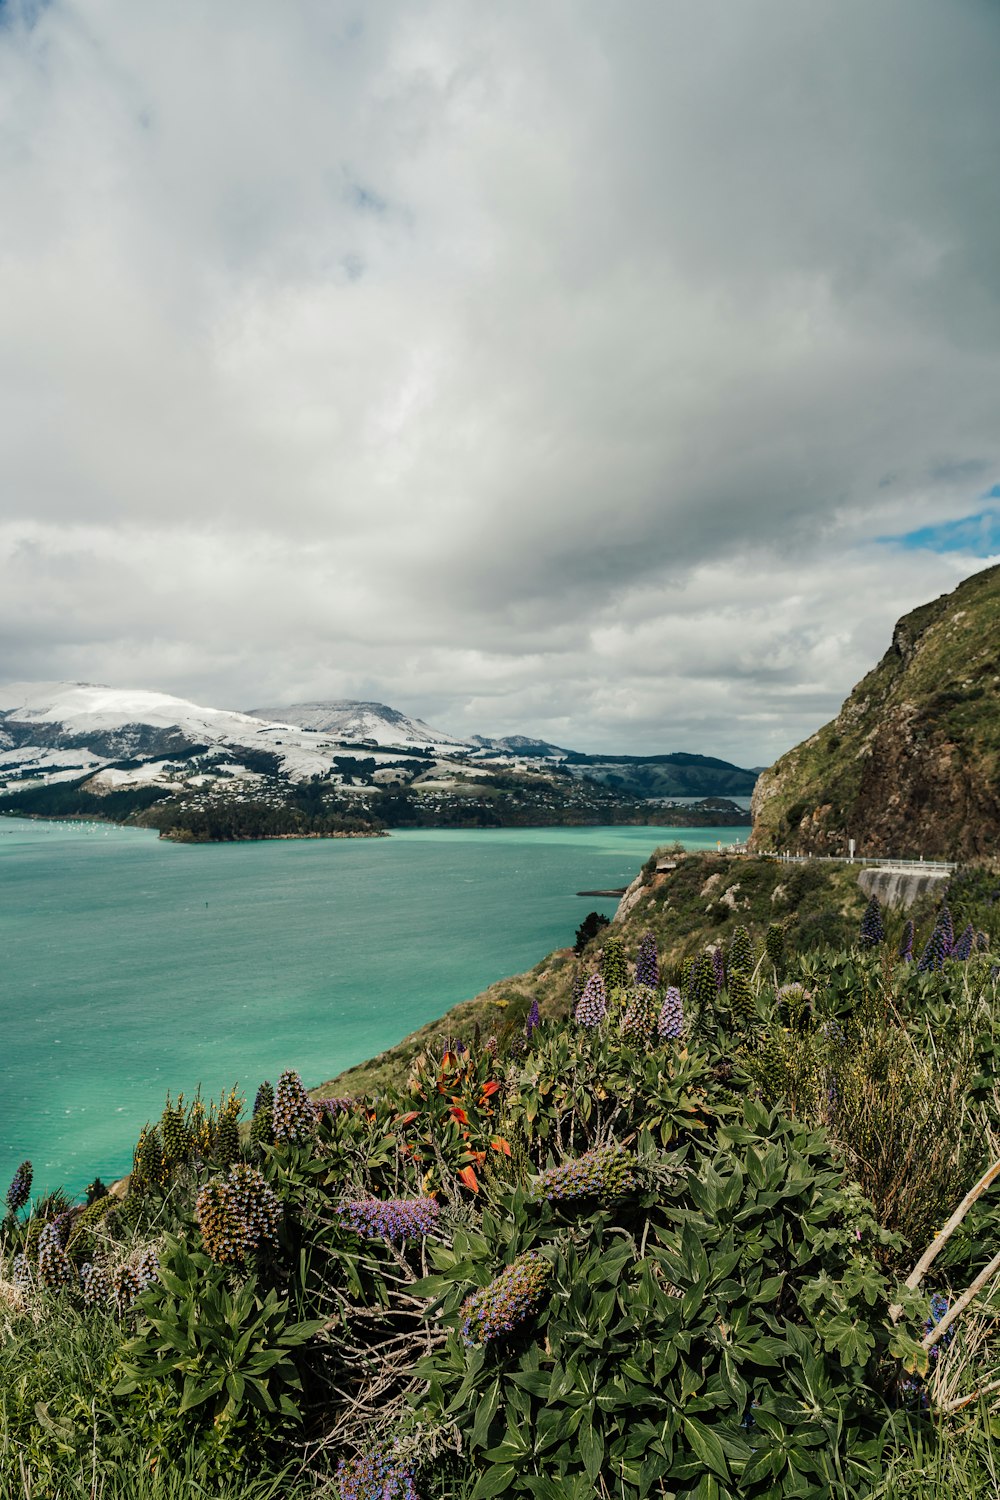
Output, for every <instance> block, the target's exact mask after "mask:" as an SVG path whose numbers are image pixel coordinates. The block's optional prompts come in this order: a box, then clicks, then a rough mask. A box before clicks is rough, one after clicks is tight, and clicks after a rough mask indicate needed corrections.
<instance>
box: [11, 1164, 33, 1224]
mask: <svg viewBox="0 0 1000 1500" xmlns="http://www.w3.org/2000/svg"><path fill="white" fill-rule="evenodd" d="M33 1174H34V1169H33V1167H32V1165H31V1162H30V1161H23V1162H22V1163H21V1165H20V1166H19V1167H18V1169H17V1171H16V1172H15V1173H14V1176H13V1179H12V1180H11V1184H10V1187H9V1188H8V1189H7V1207H8V1208H9V1209H10V1211H11V1213H12V1214H16V1213H17V1211H18V1209H19V1208H23V1207H24V1205H25V1204H26V1203H27V1201H28V1199H29V1197H30V1196H31V1179H32V1176H33Z"/></svg>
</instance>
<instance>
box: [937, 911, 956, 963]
mask: <svg viewBox="0 0 1000 1500" xmlns="http://www.w3.org/2000/svg"><path fill="white" fill-rule="evenodd" d="M936 925H937V926H938V927H940V929H941V931H942V932H943V933H944V935H945V937H946V939H947V942H948V952H947V953H946V954H945V957H946V958H947V957H949V956H950V954H951V950H952V949H953V948H954V946H955V926H954V923H953V922H952V920H951V911H950V909H949V907H948V903H947V902H946V901H942V902H941V910H940V911H939V912H938V915H937V923H936Z"/></svg>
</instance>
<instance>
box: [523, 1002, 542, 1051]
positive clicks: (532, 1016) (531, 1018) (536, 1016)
mask: <svg viewBox="0 0 1000 1500" xmlns="http://www.w3.org/2000/svg"><path fill="white" fill-rule="evenodd" d="M540 1020H541V1013H540V1011H539V1009H538V1001H537V1000H532V1002H531V1009H530V1010H529V1011H528V1020H527V1022H526V1024H525V1028H524V1035H525V1039H526V1040H527V1041H529V1042H530V1041H531V1033H532V1032H533V1031H534V1029H535V1027H536V1026H537V1025H538V1023H539V1021H540Z"/></svg>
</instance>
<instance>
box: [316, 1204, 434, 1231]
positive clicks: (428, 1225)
mask: <svg viewBox="0 0 1000 1500" xmlns="http://www.w3.org/2000/svg"><path fill="white" fill-rule="evenodd" d="M337 1213H338V1215H339V1217H340V1221H341V1223H342V1224H344V1225H345V1226H346V1227H347V1228H348V1229H353V1230H354V1233H355V1234H358V1235H360V1236H361V1238H362V1239H365V1240H415V1239H419V1238H420V1237H421V1236H422V1235H425V1234H433V1232H434V1230H435V1229H436V1228H437V1224H438V1219H439V1218H440V1215H441V1210H440V1208H439V1207H438V1204H437V1200H436V1199H435V1198H426V1197H425V1198H351V1199H348V1201H347V1202H346V1203H341V1204H340V1206H339V1207H338V1209H337Z"/></svg>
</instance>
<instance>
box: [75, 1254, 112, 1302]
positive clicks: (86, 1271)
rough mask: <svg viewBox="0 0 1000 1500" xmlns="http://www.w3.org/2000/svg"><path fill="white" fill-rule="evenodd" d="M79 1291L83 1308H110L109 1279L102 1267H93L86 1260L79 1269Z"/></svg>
mask: <svg viewBox="0 0 1000 1500" xmlns="http://www.w3.org/2000/svg"><path fill="white" fill-rule="evenodd" d="M80 1291H81V1292H82V1294H83V1305H84V1307H86V1308H88V1309H90V1308H94V1307H108V1306H110V1304H111V1278H110V1276H109V1275H108V1273H107V1271H106V1270H105V1268H104V1266H99V1265H98V1266H95V1265H94V1264H93V1263H92V1262H91V1261H89V1260H88V1261H87V1262H85V1264H84V1265H82V1266H81V1267H80Z"/></svg>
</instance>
